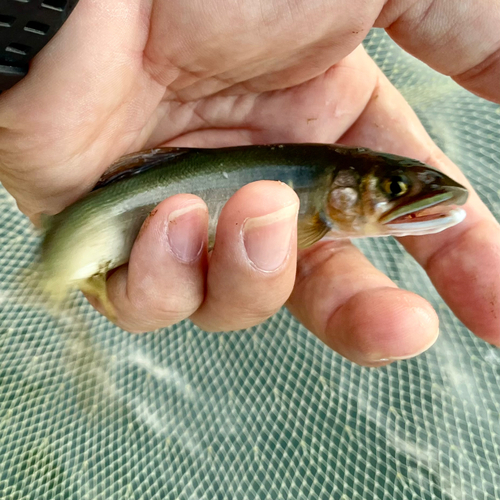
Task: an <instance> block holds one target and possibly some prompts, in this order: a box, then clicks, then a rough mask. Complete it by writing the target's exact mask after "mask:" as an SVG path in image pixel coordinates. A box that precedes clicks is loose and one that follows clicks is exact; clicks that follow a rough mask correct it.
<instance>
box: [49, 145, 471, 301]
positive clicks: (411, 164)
mask: <svg viewBox="0 0 500 500" xmlns="http://www.w3.org/2000/svg"><path fill="white" fill-rule="evenodd" d="M261 179H265V180H273V181H281V182H284V183H286V184H288V185H290V186H291V187H292V188H293V189H294V190H295V192H296V193H297V195H298V197H299V199H300V209H299V227H298V233H299V243H300V244H301V246H308V245H310V244H313V243H314V242H315V241H317V240H318V239H320V238H321V237H322V236H324V235H325V234H327V233H330V234H331V235H334V236H336V237H355V236H379V235H384V234H393V233H391V231H389V230H388V229H387V228H388V227H390V225H391V224H390V223H391V221H390V217H389V218H388V214H390V212H391V210H392V211H394V210H395V209H398V210H399V213H400V214H399V219H401V217H403V219H404V215H405V210H406V208H407V207H408V210H410V209H411V207H412V205H415V206H416V205H418V207H419V210H422V209H423V208H426V207H427V206H432V205H433V203H431V202H432V199H433V197H435V196H437V195H440V196H441V199H440V201H439V204H443V205H444V204H450V203H455V204H462V203H464V202H465V200H466V198H467V190H466V189H465V188H464V187H463V186H461V185H460V184H458V183H456V182H455V181H453V180H452V179H450V178H449V177H447V176H445V175H444V174H442V173H440V172H438V171H437V170H435V169H433V168H431V167H429V166H427V165H424V164H423V163H421V162H419V161H416V160H412V159H409V158H405V157H401V156H396V155H392V154H386V153H378V152H374V151H372V150H369V149H367V148H353V147H346V146H341V145H336V144H332V145H330V144H278V145H265V146H239V147H230V148H218V149H189V148H158V149H153V150H148V151H144V152H140V153H137V154H133V155H128V156H127V157H124V158H122V159H121V160H119V161H118V162H117V163H116V164H114V165H113V166H112V167H111V168H110V170H109V172H108V173H107V174H106V175H105V176H103V178H102V179H101V181H100V182H99V183H98V184H97V185H96V187H95V189H94V190H93V191H92V192H91V193H89V194H88V195H87V196H85V197H84V198H82V199H81V200H79V201H77V202H76V203H74V204H73V205H71V206H69V207H67V208H66V209H65V210H64V211H62V212H61V213H59V214H58V215H56V216H54V217H52V218H51V220H50V222H49V224H48V225H47V230H46V234H45V237H44V241H43V244H42V250H41V273H42V276H41V280H42V282H43V287H44V290H45V291H46V292H48V294H49V295H50V296H51V298H52V299H53V300H57V301H60V300H62V298H63V297H64V296H65V295H66V293H67V291H68V289H69V288H72V287H78V288H80V289H82V290H84V291H86V292H87V293H89V294H91V295H96V296H98V297H99V298H100V299H101V301H103V300H104V301H107V297H106V295H105V283H104V279H105V275H106V273H107V271H109V270H110V269H113V268H115V267H117V266H119V265H122V264H124V263H126V262H127V261H128V258H129V256H130V251H131V249H132V246H133V243H134V240H135V238H136V236H137V234H138V232H139V230H140V228H141V225H142V223H143V222H144V220H145V218H146V217H147V215H148V214H149V213H150V212H151V210H152V209H153V208H154V207H155V206H156V205H157V204H158V203H160V202H161V201H162V200H164V199H166V198H168V197H169V196H172V195H174V194H178V193H192V194H195V195H198V196H200V197H201V198H202V199H203V200H204V201H205V202H206V204H207V206H208V209H209V214H210V224H209V236H210V241H211V242H213V240H214V235H215V229H216V224H217V220H218V217H219V215H220V212H221V210H222V208H223V206H224V204H225V203H226V202H227V200H228V199H229V198H230V197H231V196H232V195H233V194H234V193H235V192H236V191H237V190H238V189H239V188H241V187H242V186H244V185H245V184H248V183H250V182H253V181H256V180H261ZM394 179H396V181H394ZM399 188H401V190H404V191H405V192H404V193H402V194H401V193H397V194H395V193H394V192H392V191H398V190H399ZM391 190H392V191H391ZM398 207H399V208H398ZM384 217H385V218H386V219H387V221H388V222H389V224H388V223H387V221H386V222H385V223H382V222H381V221H382V219H383V218H384ZM399 222H401V221H399ZM403 222H405V221H404V220H403ZM452 222H453V221H451V222H448V225H453V224H452ZM405 223H406V222H405ZM455 223H456V222H455ZM408 224H412V223H411V222H409V223H408ZM408 224H407V225H408ZM392 225H393V226H394V225H395V224H392ZM415 225H416V224H415V222H413V226H415ZM435 226H436V227H437V225H436V224H435ZM399 227H402V226H401V224H400V225H399ZM434 229H436V228H434ZM443 229H444V227H443ZM436 230H440V228H439V227H438V228H437V229H436ZM392 231H393V232H394V231H397V227H396V229H392ZM429 232H435V231H434V230H433V231H431V230H430V229H429ZM410 234H411V233H410ZM417 234H418V233H417Z"/></svg>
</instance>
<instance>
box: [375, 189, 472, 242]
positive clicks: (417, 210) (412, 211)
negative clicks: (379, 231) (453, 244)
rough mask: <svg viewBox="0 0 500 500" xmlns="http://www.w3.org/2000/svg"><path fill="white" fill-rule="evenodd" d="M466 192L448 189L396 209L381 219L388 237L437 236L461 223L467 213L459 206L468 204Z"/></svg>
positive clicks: (464, 190)
mask: <svg viewBox="0 0 500 500" xmlns="http://www.w3.org/2000/svg"><path fill="white" fill-rule="evenodd" d="M467 197H468V192H467V190H466V189H465V188H462V187H457V186H448V187H446V188H445V189H443V190H442V191H441V192H438V193H436V194H434V195H431V196H423V197H422V198H420V199H417V200H415V201H414V202H413V203H410V204H408V205H407V206H401V207H397V208H396V209H393V210H391V211H389V212H388V213H387V214H385V215H384V216H383V217H381V219H380V221H379V222H380V223H381V225H382V226H383V227H384V232H385V234H389V235H391V236H398V237H399V236H422V235H426V234H435V233H439V232H441V231H444V230H445V229H448V228H450V227H453V226H455V225H457V224H459V223H460V222H462V221H463V220H464V219H465V217H466V212H465V210H464V209H463V208H460V207H459V206H458V205H463V204H464V203H465V202H466V201H467Z"/></svg>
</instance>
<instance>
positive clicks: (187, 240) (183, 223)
mask: <svg viewBox="0 0 500 500" xmlns="http://www.w3.org/2000/svg"><path fill="white" fill-rule="evenodd" d="M206 213H207V209H206V207H205V205H203V204H201V203H196V204H193V205H188V206H187V207H183V208H179V209H178V210H174V211H173V212H171V213H170V215H169V217H168V228H167V238H168V244H169V245H170V249H171V250H172V253H173V254H174V255H175V256H176V257H177V259H179V260H180V261H181V262H185V263H190V262H193V261H195V260H196V259H197V258H198V257H199V255H200V253H201V250H202V248H203V243H204V241H205V233H206V231H207V224H206V217H203V216H202V214H205V215H206Z"/></svg>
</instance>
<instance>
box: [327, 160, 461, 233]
mask: <svg viewBox="0 0 500 500" xmlns="http://www.w3.org/2000/svg"><path fill="white" fill-rule="evenodd" d="M364 151H368V152H367V153H364ZM467 197H468V191H467V189H466V188H465V187H464V186H462V185H461V184H459V183H458V182H456V181H454V180H453V179H451V178H450V177H448V176H447V175H445V174H444V173H442V172H440V171H439V170H436V169H435V168H433V167H431V166H429V165H426V164H425V163H422V162H420V161H418V160H412V159H409V158H405V157H401V156H396V155H390V154H383V153H374V152H373V151H369V150H362V153H361V154H360V155H359V156H358V157H353V158H352V161H350V162H349V166H347V167H346V168H340V169H335V171H334V173H333V174H332V177H331V184H330V190H329V192H328V196H327V200H326V210H324V215H325V219H326V220H325V222H326V223H327V224H328V225H329V226H330V229H331V232H332V233H333V234H332V235H333V236H335V235H337V236H345V237H357V236H360V237H361V236H385V235H392V236H398V237H399V236H410V235H424V234H432V233H437V232H440V231H442V230H444V229H446V228H449V227H451V226H454V225H456V224H458V223H459V222H461V221H462V220H464V218H465V210H463V209H462V208H460V207H459V206H460V205H463V204H464V203H465V202H466V201H467Z"/></svg>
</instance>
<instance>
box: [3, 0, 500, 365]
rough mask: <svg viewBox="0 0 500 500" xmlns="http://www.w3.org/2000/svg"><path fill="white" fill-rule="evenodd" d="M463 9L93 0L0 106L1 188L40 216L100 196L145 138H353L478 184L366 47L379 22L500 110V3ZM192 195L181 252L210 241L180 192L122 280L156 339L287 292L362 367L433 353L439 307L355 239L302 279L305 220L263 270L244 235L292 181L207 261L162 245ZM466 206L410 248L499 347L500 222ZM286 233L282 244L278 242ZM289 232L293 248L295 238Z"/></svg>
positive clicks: (311, 256)
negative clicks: (462, 217) (459, 216)
mask: <svg viewBox="0 0 500 500" xmlns="http://www.w3.org/2000/svg"><path fill="white" fill-rule="evenodd" d="M405 5H408V6H410V9H408V10H406V11H404V10H405V9H404V7H405ZM461 5H462V10H461V11H460V12H458V11H457V12H455V11H453V9H454V8H455V7H454V6H456V2H452V1H447V0H441V1H435V2H428V1H427V2H417V3H416V2H405V1H401V2H389V3H387V4H385V5H384V3H383V2H379V3H377V2H368V3H367V2H362V1H361V0H356V1H350V2H346V1H345V0H337V1H335V2H326V1H324V0H314V1H313V2H311V1H309V2H299V1H295V2H290V1H285V0H275V1H273V2H271V1H267V2H261V3H256V2H253V1H250V0H249V1H247V2H228V1H227V0H226V1H222V0H210V1H207V2H203V4H200V3H194V2H185V1H184V0H182V1H181V0H176V1H170V2H160V1H153V2H141V1H139V0H113V1H111V0H110V1H108V2H106V3H102V2H92V1H91V0H81V1H80V3H79V4H78V6H77V8H76V9H75V12H74V13H73V15H72V16H71V17H70V19H69V20H68V22H67V23H66V24H65V25H64V27H63V28H62V30H61V31H60V32H59V33H58V35H57V36H56V37H55V38H54V39H53V40H52V41H51V43H50V44H49V45H48V46H47V47H46V48H45V49H44V50H43V51H42V52H41V53H40V54H39V55H38V56H37V58H36V59H35V61H34V62H33V65H32V68H31V69H30V73H29V75H28V76H27V77H26V78H25V79H24V80H23V81H22V82H20V83H19V84H18V85H16V86H15V87H14V88H13V89H12V90H10V91H9V92H6V93H5V94H4V95H2V96H1V97H0V126H1V127H2V128H1V129H0V151H1V167H0V180H1V181H2V183H3V184H4V186H5V187H6V188H7V189H8V190H9V191H10V192H11V193H12V194H13V195H14V197H15V198H16V200H17V202H18V204H19V207H20V208H21V210H23V211H24V212H25V213H26V214H27V215H28V216H30V217H31V218H32V219H33V220H36V218H37V216H38V215H39V214H40V213H56V212H59V211H60V210H62V209H63V208H64V207H65V206H67V205H68V204H70V203H72V202H73V201H75V200H76V199H77V198H79V197H80V196H82V195H83V194H85V193H86V192H87V191H88V190H90V189H91V187H92V186H93V185H94V184H95V182H96V181H97V179H98V178H99V177H100V175H101V174H102V172H103V171H104V170H105V169H106V168H107V166H108V165H109V164H110V163H111V162H112V161H113V160H114V159H116V158H117V157H118V156H120V155H122V154H125V153H128V152H131V151H136V150H139V149H142V148H144V147H153V146H157V145H176V146H177V145H182V146H192V147H196V146H204V147H218V146H223V145H234V144H248V143H271V142H343V143H348V144H358V145H364V146H367V147H372V148H374V149H379V150H386V151H391V152H394V153H399V154H403V155H406V156H410V157H414V158H419V159H421V160H424V161H426V162H427V163H430V164H432V165H435V166H437V167H438V168H441V169H442V170H444V171H445V172H446V173H447V174H449V175H451V176H452V177H454V178H455V179H456V180H458V181H460V182H463V183H466V181H465V180H464V179H463V176H462V175H461V174H460V172H459V171H458V169H457V167H456V166H455V165H453V164H452V163H451V162H450V160H449V159H447V158H446V157H445V156H444V155H443V154H442V153H441V152H440V151H439V150H438V148H437V147H436V146H435V145H434V144H433V143H432V141H431V140H430V139H429V137H428V135H427V134H426V133H425V131H424V129H423V128H422V126H421V125H420V123H419V122H418V120H417V118H416V116H415V115H414V113H413V112H412V111H411V109H410V108H409V106H408V105H407V104H406V103H405V102H404V100H403V99H402V97H401V96H400V95H399V94H398V93H397V91H396V90H395V89H394V88H393V87H392V86H391V85H390V83H389V82H388V81H387V79H386V78H385V77H384V76H383V75H382V73H381V72H380V70H379V69H378V68H377V67H376V66H375V64H374V63H373V62H372V61H371V59H370V58H369V57H368V56H367V55H366V53H365V52H364V51H363V49H362V48H361V47H358V48H356V47H357V46H358V45H359V43H360V42H361V41H362V39H363V38H364V36H365V35H366V33H367V31H368V30H369V29H370V28H371V26H372V25H373V24H374V23H376V25H378V26H382V27H386V26H390V27H389V29H388V31H389V33H390V34H391V36H393V37H394V38H395V39H396V41H397V42H398V43H400V44H401V45H402V46H403V47H405V48H406V49H407V50H409V51H411V52H413V53H414V54H415V55H417V56H419V57H421V58H422V59H424V60H425V61H426V62H429V64H431V65H433V66H434V67H435V68H436V69H438V70H439V71H442V72H444V73H450V74H454V75H456V77H455V78H456V80H457V81H458V82H459V83H462V84H463V85H464V86H466V87H467V88H469V89H471V90H473V91H475V92H477V93H479V94H481V95H483V96H485V97H488V98H490V99H494V100H496V101H500V89H499V88H498V86H497V85H496V82H498V75H499V71H500V62H499V58H498V46H499V45H500V39H499V36H500V35H498V33H497V31H498V30H497V29H496V28H497V26H498V20H499V18H500V13H499V10H498V7H496V2H494V1H490V2H483V3H481V5H480V6H478V5H474V6H473V5H472V3H470V5H469V4H463V3H462V4H461ZM426 7H428V9H427V10H426V9H425V8H426ZM418 9H422V15H420V13H419V11H418ZM447 9H449V10H450V12H455V15H454V16H451V15H448V14H449V12H447ZM467 9H469V10H468V11H467ZM481 9H482V10H481ZM403 11H404V12H403ZM471 12H473V13H474V20H475V21H474V22H473V23H470V28H469V24H467V23H466V22H465V21H464V19H465V20H467V19H471V17H470V16H471ZM424 13H425V14H426V15H424ZM461 16H462V17H461ZM421 17H423V18H424V20H425V22H422V23H420V20H421ZM447 20H450V23H451V24H450V26H446V27H444V26H443V22H445V21H447ZM478 26H481V29H478ZM441 33H444V35H442V36H439V34H441ZM495 49H496V52H495ZM450 53H452V54H453V57H450ZM495 54H496V56H495ZM460 65H461V66H460ZM193 203H194V204H198V209H197V210H195V211H192V212H189V213H188V216H187V217H185V218H184V220H183V219H181V218H179V219H178V221H179V223H178V224H177V226H178V227H177V228H176V232H177V235H178V236H179V245H180V247H181V248H183V250H184V251H186V252H188V253H189V251H190V250H192V249H193V248H194V249H196V248H195V247H196V244H197V243H199V241H200V238H201V239H203V238H204V234H205V227H206V214H205V213H204V210H203V205H200V203H201V201H200V200H198V199H196V198H194V197H192V196H190V195H179V196H175V197H172V198H170V199H168V200H165V201H164V202H163V203H161V204H160V205H159V207H158V211H157V212H156V215H155V217H153V218H151V219H150V220H149V223H148V224H147V227H146V228H145V230H144V231H143V232H142V234H141V238H140V239H139V240H138V241H137V243H136V245H135V246H134V249H133V252H132V255H131V260H130V263H129V265H128V266H124V267H123V268H120V269H119V270H117V271H116V272H114V273H113V274H112V275H111V277H110V278H109V281H108V291H109V295H110V297H111V298H112V300H113V302H114V305H115V308H116V310H117V312H118V314H119V320H120V321H119V323H120V325H121V326H123V327H124V328H126V329H129V330H132V331H143V330H151V329H154V328H157V327H160V326H166V325H168V324H172V323H175V322H177V321H179V320H181V319H184V318H186V317H191V318H192V319H193V321H194V322H195V323H197V324H198V325H200V326H201V327H202V328H205V329H207V330H231V329H239V328H245V327H248V326H251V325H253V324H256V323H259V322H260V321H262V320H264V319H265V318H267V317H268V316H269V315H271V314H272V313H274V312H275V311H276V310H277V309H278V308H279V307H280V306H281V305H282V304H283V303H284V302H285V301H286V300H287V299H288V298H289V300H288V302H287V305H288V307H289V308H290V309H291V310H292V312H293V313H294V314H295V315H296V316H297V317H298V318H299V319H300V320H301V321H302V322H303V323H304V324H305V325H306V326H307V327H308V328H309V329H311V330H312V331H313V332H314V333H316V334H317V335H318V336H319V337H320V338H321V339H322V340H324V341H325V342H326V343H327V344H328V345H330V346H331V347H333V348H334V349H336V350H337V351H339V352H340V353H341V354H343V355H345V356H347V357H348V358H350V359H352V360H354V361H356V362H358V363H362V364H370V365H379V364H384V363H386V362H387V360H391V359H398V358H402V357H409V356H411V355H414V354H416V353H418V352H420V351H422V350H424V349H425V348H427V347H428V346H429V345H430V344H432V343H433V342H434V340H435V338H436V336H437V330H438V322H437V317H436V315H435V313H434V311H433V310H432V308H431V306H430V305H429V304H428V303H427V302H426V301H425V300H423V299H422V298H420V297H418V296H416V295H414V294H412V293H410V292H407V291H403V290H399V289H397V288H396V286H395V285H394V283H392V282H391V281H390V280H389V279H388V278H387V277H385V276H384V275H382V274H381V273H379V272H378V271H377V270H375V269H374V268H373V267H372V266H371V265H370V264H369V263H368V262H367V261H366V259H364V257H363V256H362V255H361V254H360V253H359V252H358V251H357V250H356V249H355V247H353V246H352V245H350V244H348V243H339V242H331V241H324V242H320V243H318V244H317V245H315V246H314V247H313V248H311V249H308V250H306V251H303V252H301V253H300V254H299V256H298V266H297V268H296V247H295V244H294V243H293V234H294V228H293V217H290V218H289V219H288V220H284V221H282V222H283V225H282V226H281V227H280V229H279V230H278V228H277V227H276V226H271V227H270V230H268V231H267V232H266V231H261V232H260V233H258V234H256V235H255V236H256V240H255V243H254V244H252V247H253V249H254V250H256V249H260V254H261V256H260V262H261V264H262V262H264V261H266V262H267V263H268V265H270V264H269V262H270V261H273V259H274V261H273V262H271V264H272V265H271V267H273V266H274V268H276V269H274V270H271V271H269V270H268V271H265V270H264V271H262V270H259V266H255V265H251V264H250V263H249V260H248V257H249V256H251V255H250V254H251V251H249V252H247V250H246V249H245V245H244V244H243V243H242V241H241V238H240V232H239V229H237V227H241V223H242V222H243V221H244V220H245V219H246V218H248V217H254V216H260V215H265V214H269V213H272V212H274V211H276V210H278V209H281V208H283V207H284V206H293V205H294V204H295V203H296V197H295V194H294V193H293V192H292V191H291V190H290V189H289V188H287V187H284V186H279V185H278V186H277V185H274V184H273V183H271V184H270V183H267V182H262V183H257V184H253V185H250V186H247V187H245V188H243V189H242V190H241V191H240V192H238V193H237V194H236V195H235V196H234V197H233V198H232V199H231V200H230V202H229V204H228V206H227V207H226V209H225V210H224V212H223V214H222V216H221V221H220V224H219V230H218V234H217V243H216V246H215V248H214V251H213V254H212V255H211V257H210V260H209V261H208V259H207V256H206V254H205V253H204V252H201V253H200V254H199V255H198V254H197V256H195V258H194V259H192V260H189V259H188V260H189V262H185V259H184V261H182V260H181V261H180V260H179V259H178V257H176V254H175V252H172V247H171V246H170V244H169V243H168V239H169V238H167V237H166V235H165V227H166V221H167V220H168V217H169V215H171V214H172V213H173V212H176V211H177V210H182V209H184V208H186V207H187V206H188V205H190V204H193ZM200 206H201V208H200ZM466 209H467V212H468V217H467V219H466V221H465V222H463V223H462V224H460V225H459V226H457V227H455V228H452V229H449V230H447V231H445V232H444V233H440V234H437V235H432V236H426V237H418V238H404V239H402V240H401V241H402V243H403V244H404V245H405V247H406V248H407V249H408V250H409V251H410V252H411V253H412V255H414V257H415V258H416V259H417V260H418V261H419V262H420V263H421V264H422V265H423V266H424V268H425V269H426V271H427V272H428V273H429V276H430V277H431V279H432V280H433V282H434V284H435V285H436V287H437V289H438V291H439V292H440V293H441V295H442V296H443V297H444V298H445V300H446V301H447V302H448V304H449V305H450V306H451V307H452V309H453V310H454V311H455V313H456V314H457V316H458V317H459V318H460V319H461V320H462V321H464V323H465V324H466V325H467V326H468V327H469V328H471V329H472V330H473V331H474V332H475V333H476V334H478V335H479V336H481V337H483V338H485V339H487V340H488V341H490V342H492V343H496V344H500V323H499V320H498V318H497V313H496V311H497V310H498V296H499V293H498V292H499V291H500V283H499V280H500V278H498V277H497V275H498V273H494V272H492V271H491V270H492V269H499V268H500V251H499V250H500V238H499V229H498V225H497V223H496V221H495V220H494V218H493V216H492V215H491V214H490V213H489V212H488V210H487V209H486V207H485V206H484V205H483V204H482V202H481V201H480V200H479V198H478V197H477V195H476V194H475V193H472V194H471V196H470V200H469V202H468V204H467V206H466ZM177 213H179V212H177ZM237 224H238V226H237ZM272 234H280V235H281V236H280V238H278V242H276V241H272V238H271V235H272ZM172 235H173V232H171V234H169V235H168V236H169V237H172ZM287 237H289V238H291V241H292V243H291V244H290V246H288V245H285V246H283V245H280V242H283V241H287ZM198 248H199V247H198ZM192 253H193V254H194V253H195V252H194V250H193V252H192ZM255 259H257V260H259V257H258V256H256V255H254V257H253V260H254V261H255ZM280 259H281V261H280ZM263 266H264V267H265V265H264V264H263ZM261 267H262V266H261ZM296 270H297V279H295V275H296ZM294 283H295V287H294ZM292 289H293V292H292ZM97 307H98V305H97Z"/></svg>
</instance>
